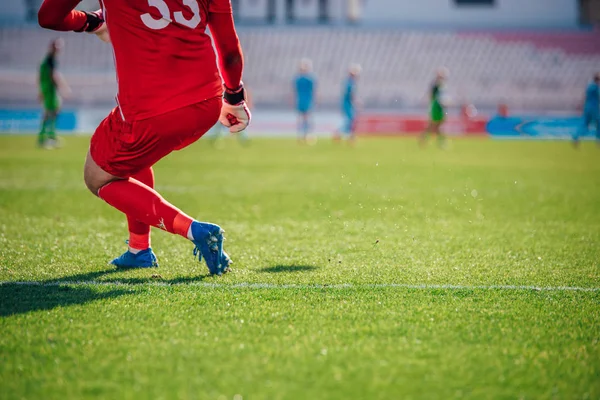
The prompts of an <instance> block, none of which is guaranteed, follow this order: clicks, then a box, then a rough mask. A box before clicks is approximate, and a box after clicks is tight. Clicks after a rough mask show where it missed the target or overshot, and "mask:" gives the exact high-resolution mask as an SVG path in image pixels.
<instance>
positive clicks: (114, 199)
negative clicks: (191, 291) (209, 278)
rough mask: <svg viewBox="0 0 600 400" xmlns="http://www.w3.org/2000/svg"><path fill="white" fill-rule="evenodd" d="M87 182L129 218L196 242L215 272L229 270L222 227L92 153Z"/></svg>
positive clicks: (86, 176)
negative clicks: (111, 169) (103, 164)
mask: <svg viewBox="0 0 600 400" xmlns="http://www.w3.org/2000/svg"><path fill="white" fill-rule="evenodd" d="M85 183H86V185H87V186H88V188H89V189H90V191H91V192H92V193H94V194H96V195H97V196H98V197H100V198H101V199H102V200H104V201H105V202H106V203H108V204H109V205H111V206H112V207H114V208H116V209H117V210H119V211H121V212H122V213H124V214H125V215H127V216H128V217H130V218H133V219H135V220H137V221H140V222H142V223H144V224H147V225H151V226H155V227H157V228H160V229H163V230H165V231H167V232H169V233H173V234H176V235H179V236H182V237H184V238H186V239H189V240H191V241H192V242H194V244H195V245H196V250H195V252H194V253H195V254H197V253H198V252H200V253H201V255H202V256H203V257H204V258H205V260H206V263H207V265H208V267H209V270H210V272H211V273H213V274H221V273H223V272H226V271H224V270H223V268H222V262H223V261H222V259H223V257H224V255H223V248H222V243H223V232H222V230H221V228H220V227H219V226H217V225H213V224H207V223H202V222H199V221H195V220H194V219H193V218H191V217H190V216H188V215H187V214H185V213H183V212H182V211H181V210H179V209H178V208H177V207H175V206H174V205H172V204H171V203H169V202H168V201H167V200H165V199H164V198H163V197H162V196H161V195H160V194H159V193H158V192H156V191H155V190H154V189H152V188H150V187H148V186H146V185H144V184H143V183H141V182H139V181H137V180H135V179H133V178H128V179H121V178H119V177H117V176H114V175H111V174H109V173H107V172H105V171H103V170H102V169H101V168H100V167H99V166H98V164H96V162H95V161H94V160H93V158H92V157H91V155H90V154H89V153H88V157H87V159H86V163H85ZM225 267H227V266H225Z"/></svg>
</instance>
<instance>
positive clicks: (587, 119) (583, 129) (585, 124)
mask: <svg viewBox="0 0 600 400" xmlns="http://www.w3.org/2000/svg"><path fill="white" fill-rule="evenodd" d="M591 122H592V121H591V115H590V113H589V112H588V111H587V110H586V111H584V112H583V116H582V118H581V125H580V126H579V129H577V130H576V131H575V133H574V134H573V137H572V143H573V146H574V147H576V148H577V147H579V142H580V140H581V137H582V136H587V134H588V130H589V127H590V123H591Z"/></svg>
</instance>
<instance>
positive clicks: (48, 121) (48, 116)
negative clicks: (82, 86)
mask: <svg viewBox="0 0 600 400" xmlns="http://www.w3.org/2000/svg"><path fill="white" fill-rule="evenodd" d="M63 46H64V43H63V40H62V39H54V40H53V41H51V42H50V46H49V48H48V54H46V57H45V58H44V61H42V64H41V65H40V75H39V81H38V83H39V88H40V94H39V100H40V102H41V103H42V107H43V108H44V110H43V115H42V127H41V129H40V133H39V135H38V146H40V147H46V148H52V147H55V146H57V145H58V141H57V138H56V119H57V118H58V113H59V111H60V106H61V103H62V101H61V98H60V94H61V93H63V95H65V94H68V93H69V91H70V89H69V86H68V85H67V82H66V81H65V80H64V79H63V78H62V76H61V75H60V74H59V73H58V71H56V67H57V56H58V54H59V53H60V51H61V49H62V48H63Z"/></svg>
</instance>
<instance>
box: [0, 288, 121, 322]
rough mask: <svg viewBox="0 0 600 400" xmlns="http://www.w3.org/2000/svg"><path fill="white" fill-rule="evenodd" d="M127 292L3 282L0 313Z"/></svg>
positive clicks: (62, 305)
mask: <svg viewBox="0 0 600 400" xmlns="http://www.w3.org/2000/svg"><path fill="white" fill-rule="evenodd" d="M130 293H132V291H131V290H125V289H116V290H111V291H108V292H98V291H96V290H94V289H93V288H90V287H71V286H42V285H40V286H33V285H19V284H3V285H0V317H8V316H11V315H16V314H25V313H28V312H32V311H44V310H52V309H53V308H56V307H65V306H71V305H76V304H86V303H89V302H92V301H98V300H103V299H112V298H115V297H119V296H123V295H126V294H130Z"/></svg>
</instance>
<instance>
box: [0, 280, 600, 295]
mask: <svg viewBox="0 0 600 400" xmlns="http://www.w3.org/2000/svg"><path fill="white" fill-rule="evenodd" d="M9 285H18V286H42V287H48V286H129V287H136V286H159V287H160V286H194V287H201V288H222V289H421V290H513V291H515V290H516V291H540V292H600V287H578V286H529V285H523V286H521V285H429V284H404V283H366V284H352V283H343V284H334V285H324V284H275V283H232V284H225V283H211V282H179V283H178V282H175V283H170V282H164V281H162V282H161V281H156V282H152V281H150V282H141V283H131V282H127V281H118V280H117V281H51V282H37V281H0V286H9Z"/></svg>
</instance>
